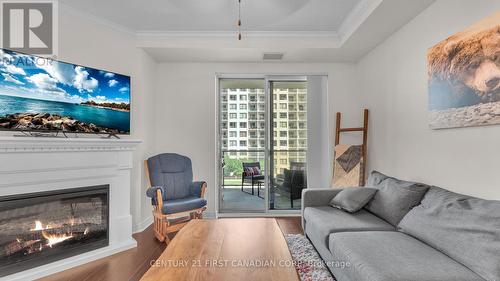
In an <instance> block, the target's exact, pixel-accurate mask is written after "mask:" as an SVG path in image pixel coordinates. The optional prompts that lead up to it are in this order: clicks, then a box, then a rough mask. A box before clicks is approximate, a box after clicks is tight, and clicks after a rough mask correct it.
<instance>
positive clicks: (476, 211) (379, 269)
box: [302, 171, 500, 281]
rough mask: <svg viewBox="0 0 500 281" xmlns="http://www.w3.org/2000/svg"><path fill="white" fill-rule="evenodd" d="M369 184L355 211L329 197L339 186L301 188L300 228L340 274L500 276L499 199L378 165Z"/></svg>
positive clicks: (455, 280)
mask: <svg viewBox="0 0 500 281" xmlns="http://www.w3.org/2000/svg"><path fill="white" fill-rule="evenodd" d="M367 186H369V187H372V188H376V189H378V191H377V193H376V194H375V196H374V197H373V199H372V200H371V202H369V203H368V204H367V205H366V206H365V207H364V208H363V209H361V210H359V211H357V212H355V213H348V212H346V211H344V210H341V209H337V208H333V207H331V206H330V205H329V203H330V201H331V199H332V198H333V197H334V196H335V195H336V194H338V193H339V192H340V191H341V189H331V188H330V189H307V190H304V191H303V194H302V225H303V228H304V232H305V234H306V235H307V237H308V238H309V239H310V241H311V242H312V244H313V245H314V246H315V248H316V250H317V251H318V252H319V254H320V255H321V257H322V258H323V260H324V261H325V262H326V264H327V266H328V268H329V269H330V271H331V272H332V273H333V275H334V276H335V277H336V279H337V280H338V281H364V280H366V281H392V280H394V281H395V280H398V281H399V280H404V281H476V280H478V281H479V280H481V281H485V280H487V281H500V201H491V200H483V199H478V198H473V197H470V196H466V195H461V194H457V193H453V192H450V191H447V190H445V189H442V188H439V187H435V186H427V185H424V184H420V183H414V182H408V181H402V180H398V179H395V178H392V177H387V176H385V175H383V174H381V173H378V172H375V171H374V172H372V173H371V174H370V176H369V179H368V181H367ZM360 188H363V187H360ZM498 188H500V187H498ZM401 190H403V191H405V192H402V193H399V191H401ZM414 191H415V194H414V193H412V192H414ZM405 194H406V195H405ZM408 194H410V195H411V196H410V197H412V198H404V197H405V196H407V195H408ZM412 200H413V202H412ZM408 202H411V203H408Z"/></svg>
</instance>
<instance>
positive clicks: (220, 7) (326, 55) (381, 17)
mask: <svg viewBox="0 0 500 281" xmlns="http://www.w3.org/2000/svg"><path fill="white" fill-rule="evenodd" d="M432 2H434V0H418V1H415V0H241V3H242V4H241V5H242V23H243V24H242V33H243V39H242V40H241V41H238V40H237V38H236V36H237V31H236V30H237V29H236V22H237V15H238V5H237V0H140V1H139V0H86V1H81V0H60V3H63V5H65V6H69V7H71V8H74V9H76V10H78V11H80V12H83V13H85V14H88V15H90V16H91V17H93V18H94V19H99V20H101V21H102V22H104V23H106V24H108V25H110V26H112V27H115V28H118V29H120V30H124V31H126V32H129V33H132V34H134V35H135V36H136V38H137V46H138V47H141V48H144V49H145V50H146V52H148V53H149V54H150V55H151V56H152V57H153V58H154V59H156V60H157V61H188V62H259V61H262V54H263V52H282V53H284V57H283V61H284V62H317V61H320V62H331V61H356V60H358V59H359V58H360V57H361V56H363V55H364V54H365V53H366V52H368V51H369V50H371V49H372V48H373V47H375V46H376V45H378V44H379V43H380V42H382V41H383V40H385V39H386V38H387V37H388V36H390V34H392V33H393V32H394V31H396V30H397V29H399V28H400V27H401V26H403V25H404V24H406V23H407V22H408V21H409V20H411V19H412V18H413V17H415V16H416V15H418V14H419V13H420V12H421V11H422V10H424V9H425V8H426V7H428V6H429V5H430V4H431V3H432ZM117 7H119V8H117Z"/></svg>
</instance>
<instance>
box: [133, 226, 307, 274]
mask: <svg viewBox="0 0 500 281" xmlns="http://www.w3.org/2000/svg"><path fill="white" fill-rule="evenodd" d="M152 263H153V262H152ZM141 280H142V281H163V280H176V281H180V280H190V281H191V280H200V281H201V280H203V281H208V280H214V281H215V280H217V281H219V280H231V281H233V280H252V281H254V280H262V281H264V280H273V281H274V280H276V281H278V280H283V281H285V280H286V281H298V280H299V276H298V274H297V271H296V270H295V267H294V265H293V263H292V257H291V255H290V252H289V251H288V247H287V244H286V241H285V238H284V237H283V234H282V233H281V230H280V228H279V226H278V224H277V223H276V220H275V219H271V218H249V219H246V218H245V219H219V220H192V221H191V222H189V223H188V224H187V225H186V226H185V227H184V228H183V229H181V230H180V231H179V233H178V234H177V235H176V236H175V238H174V239H173V240H172V242H171V243H170V244H169V245H168V247H167V249H166V250H165V251H164V252H163V254H162V255H161V256H160V257H159V258H158V260H157V261H156V262H155V263H153V264H152V267H151V268H150V269H149V270H148V271H147V272H146V274H145V275H144V276H143V277H142V279H141Z"/></svg>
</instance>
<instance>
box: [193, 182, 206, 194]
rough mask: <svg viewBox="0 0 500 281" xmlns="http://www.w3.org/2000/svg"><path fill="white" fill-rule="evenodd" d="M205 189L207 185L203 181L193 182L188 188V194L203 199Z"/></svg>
mask: <svg viewBox="0 0 500 281" xmlns="http://www.w3.org/2000/svg"><path fill="white" fill-rule="evenodd" d="M206 187H207V183H206V182H204V181H195V182H192V183H191V185H190V186H189V193H190V194H191V195H193V196H196V197H200V198H203V197H205V189H206Z"/></svg>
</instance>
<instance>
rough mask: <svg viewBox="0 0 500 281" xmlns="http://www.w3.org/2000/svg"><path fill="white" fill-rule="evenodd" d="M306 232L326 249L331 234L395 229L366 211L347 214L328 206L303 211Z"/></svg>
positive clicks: (308, 208)
mask: <svg viewBox="0 0 500 281" xmlns="http://www.w3.org/2000/svg"><path fill="white" fill-rule="evenodd" d="M304 219H305V221H306V232H307V234H308V235H312V236H314V237H315V238H316V240H320V241H322V242H323V243H324V246H325V248H328V236H329V235H330V233H332V232H344V231H369V230H388V231H391V230H393V231H395V228H394V227H393V226H392V225H390V224H389V223H387V222H386V221H384V220H383V219H381V218H379V217H377V216H375V215H373V214H371V213H370V212H368V211H366V210H360V211H358V212H356V213H352V214H351V213H348V212H345V211H342V210H339V209H336V208H334V207H330V206H320V207H307V208H305V209H304Z"/></svg>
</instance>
